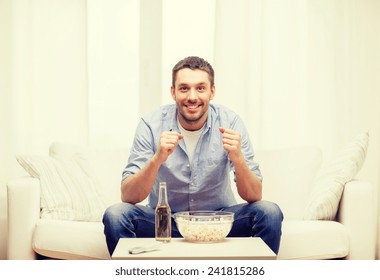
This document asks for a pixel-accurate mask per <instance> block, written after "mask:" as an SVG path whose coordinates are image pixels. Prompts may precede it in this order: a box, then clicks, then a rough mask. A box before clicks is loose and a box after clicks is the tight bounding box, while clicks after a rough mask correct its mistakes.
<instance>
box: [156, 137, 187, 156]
mask: <svg viewBox="0 0 380 280" xmlns="http://www.w3.org/2000/svg"><path fill="white" fill-rule="evenodd" d="M182 138H183V135H182V134H180V133H178V132H176V131H164V132H163V133H162V134H161V136H160V143H159V145H158V149H157V153H156V156H157V160H158V161H159V162H160V163H163V162H165V161H166V160H167V159H168V157H169V155H170V154H171V153H172V152H173V151H174V149H175V148H176V147H177V145H178V143H179V140H181V139H182Z"/></svg>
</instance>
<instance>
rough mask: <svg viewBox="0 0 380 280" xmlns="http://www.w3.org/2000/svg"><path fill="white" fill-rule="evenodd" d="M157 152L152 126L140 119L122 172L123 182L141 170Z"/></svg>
mask: <svg viewBox="0 0 380 280" xmlns="http://www.w3.org/2000/svg"><path fill="white" fill-rule="evenodd" d="M154 153H155V148H154V138H153V136H152V131H151V129H150V127H149V126H148V125H147V124H146V123H145V122H144V120H140V122H139V124H138V126H137V128H136V133H135V138H134V141H133V145H132V148H131V152H130V155H129V159H128V164H127V165H126V167H125V168H124V171H123V173H122V180H121V181H122V182H123V181H124V180H125V179H126V178H127V177H128V176H130V175H133V174H135V173H137V172H138V171H140V170H141V169H142V168H143V167H144V166H145V164H146V163H147V162H148V161H149V160H150V159H151V158H152V157H153V155H154Z"/></svg>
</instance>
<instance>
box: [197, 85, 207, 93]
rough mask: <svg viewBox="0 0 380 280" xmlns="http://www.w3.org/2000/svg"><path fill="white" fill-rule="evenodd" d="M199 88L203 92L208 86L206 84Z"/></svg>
mask: <svg viewBox="0 0 380 280" xmlns="http://www.w3.org/2000/svg"><path fill="white" fill-rule="evenodd" d="M197 89H198V91H200V92H203V91H205V90H206V87H205V86H199V87H198V88H197Z"/></svg>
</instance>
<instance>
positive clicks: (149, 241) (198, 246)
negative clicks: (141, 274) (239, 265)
mask: <svg viewBox="0 0 380 280" xmlns="http://www.w3.org/2000/svg"><path fill="white" fill-rule="evenodd" d="M156 243H157V241H155V239H154V238H121V239H120V240H119V243H118V244H117V246H116V249H115V251H114V253H113V255H112V259H115V260H125V259H131V260H144V259H148V260H155V259H160V260H165V259H170V260H172V259H176V260H186V259H212V260H222V259H227V260H255V259H256V260H274V259H276V254H275V253H274V252H273V251H272V250H271V249H270V248H269V247H268V246H267V245H266V244H265V243H264V242H263V241H262V239H261V238H258V237H251V238H226V239H225V240H224V241H222V242H218V243H207V244H204V243H192V242H188V241H186V240H185V239H183V238H172V240H171V242H170V243H164V244H162V246H161V247H160V248H159V249H158V250H156V251H152V252H145V253H141V254H130V253H129V249H131V248H133V247H136V246H149V245H154V244H156Z"/></svg>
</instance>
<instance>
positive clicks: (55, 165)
mask: <svg viewBox="0 0 380 280" xmlns="http://www.w3.org/2000/svg"><path fill="white" fill-rule="evenodd" d="M16 159H17V161H18V162H19V163H20V165H21V166H22V167H23V168H24V169H25V170H26V171H27V172H28V173H29V174H30V175H31V176H32V177H34V178H38V179H39V180H40V184H41V217H42V218H49V219H61V220H77V221H100V220H101V217H102V214H103V211H104V208H105V205H104V202H103V200H102V197H101V195H100V192H99V187H98V185H97V184H96V182H94V181H93V180H92V178H91V176H89V174H88V171H87V170H85V169H83V168H82V167H81V166H80V165H79V164H78V163H77V160H76V159H75V158H64V159H63V158H62V159H59V160H58V159H54V158H52V157H48V156H31V155H18V156H16Z"/></svg>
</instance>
